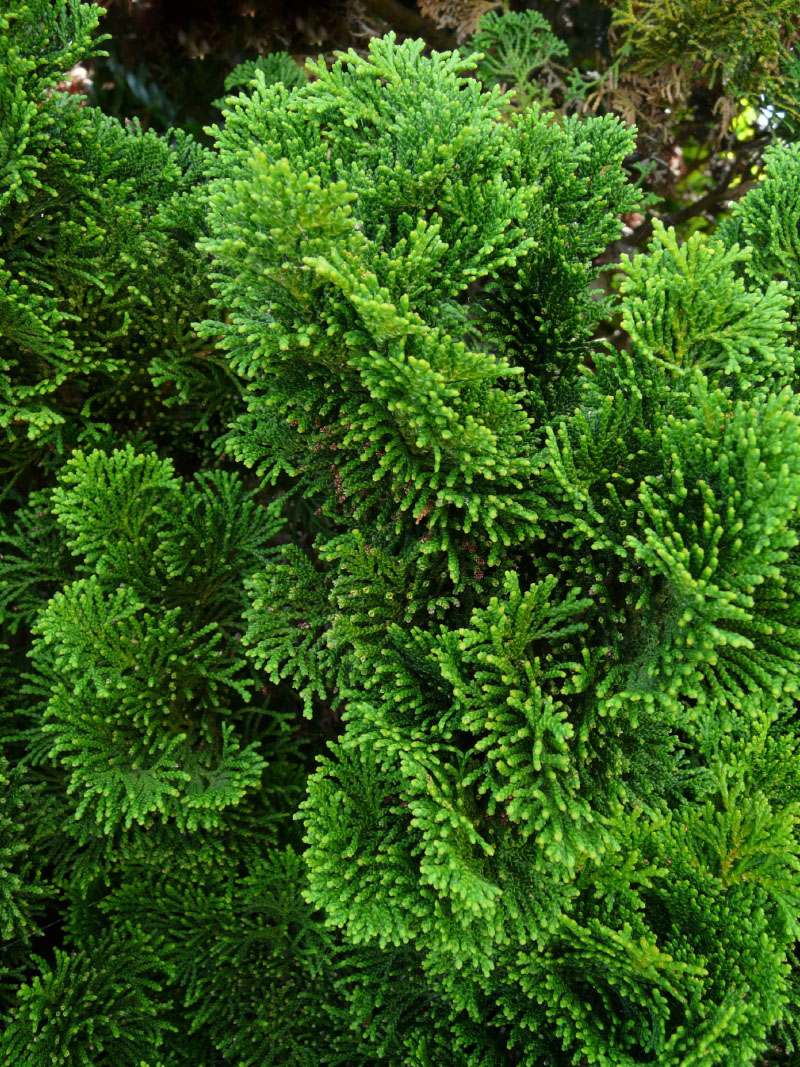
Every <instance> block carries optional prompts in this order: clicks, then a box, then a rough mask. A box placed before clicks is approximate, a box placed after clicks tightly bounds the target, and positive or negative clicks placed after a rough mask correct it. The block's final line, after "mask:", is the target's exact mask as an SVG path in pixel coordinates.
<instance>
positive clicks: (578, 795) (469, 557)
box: [201, 36, 800, 1067]
mask: <svg viewBox="0 0 800 1067" xmlns="http://www.w3.org/2000/svg"><path fill="white" fill-rule="evenodd" d="M467 63H468V60H465V59H462V58H459V57H457V56H448V55H436V54H434V55H433V56H432V57H431V58H430V59H426V58H423V57H422V55H421V45H420V44H418V43H415V42H408V41H407V42H405V43H404V44H403V45H401V46H398V45H397V44H396V43H395V42H394V41H393V39H392V38H391V36H389V37H387V38H384V39H382V40H373V41H372V42H371V44H370V54H369V57H368V58H363V57H359V56H358V55H357V54H355V53H354V52H350V53H347V54H342V55H340V58H339V60H338V62H337V63H336V64H334V66H333V67H332V68H331V69H330V70H328V69H326V68H325V67H324V66H323V65H322V64H313V63H311V64H309V67H310V69H311V71H312V72H313V74H314V75H315V76H316V80H315V81H313V82H312V83H311V84H309V85H306V86H303V87H301V88H297V89H294V90H293V91H289V90H288V89H287V88H285V87H283V86H280V85H278V86H268V85H267V84H266V82H265V81H263V80H262V81H261V82H260V83H259V84H257V87H256V89H255V92H254V93H253V94H252V96H250V97H247V96H242V97H240V98H239V100H238V101H236V102H235V103H234V104H233V106H232V107H231V108H230V110H229V111H228V112H227V114H226V116H225V120H226V122H225V127H224V129H221V130H218V131H215V132H216V136H217V140H218V145H219V157H218V159H217V161H216V162H215V164H214V178H213V181H212V183H211V185H210V187H209V192H208V203H209V222H210V227H211V236H210V237H209V238H208V239H205V240H204V241H202V242H201V244H202V246H203V247H204V248H205V249H206V250H207V252H208V253H210V255H211V257H212V279H213V285H214V290H215V296H214V298H213V304H214V306H216V308H217V315H216V317H215V318H213V319H209V320H208V321H207V322H206V323H205V324H204V326H203V332H204V333H205V334H206V335H208V336H219V337H221V342H220V343H221V346H222V347H223V349H224V350H225V351H227V353H228V358H229V360H230V364H231V366H232V367H233V369H234V370H235V371H237V373H239V374H240V375H241V376H242V377H243V378H244V379H245V380H247V383H248V384H247V389H246V393H245V401H246V404H247V411H246V412H245V413H244V414H243V415H242V416H241V417H240V418H239V419H238V420H237V422H236V423H235V424H234V426H233V428H232V430H231V432H230V434H229V436H228V438H227V439H226V447H227V448H228V449H229V451H231V452H232V453H233V454H234V455H236V456H237V457H238V458H240V459H241V460H242V461H243V462H244V463H245V464H246V465H247V466H250V467H252V468H253V469H255V470H256V471H257V472H258V473H259V474H260V475H262V476H264V477H266V478H272V479H276V478H278V477H283V476H289V477H290V478H291V479H292V483H293V489H292V491H293V492H296V493H299V494H302V495H303V497H304V498H305V500H307V501H309V502H310V506H314V507H315V510H316V512H317V513H318V514H319V516H320V523H321V526H320V529H319V530H318V532H317V533H316V536H315V537H314V540H313V543H308V541H306V542H305V543H304V544H299V543H295V544H292V545H289V546H287V548H286V549H285V551H284V553H283V556H282V558H281V559H280V560H276V561H275V562H274V563H271V564H270V565H269V566H268V567H266V568H262V569H260V570H259V571H257V572H256V573H255V575H254V577H253V578H252V580H251V582H250V596H251V609H250V614H249V629H248V634H247V638H246V639H247V641H248V643H249V644H250V646H251V654H252V655H254V656H255V657H256V658H257V661H258V662H259V663H263V664H264V665H266V667H267V669H268V670H269V671H270V672H271V675H272V677H273V679H274V680H276V681H277V680H279V679H290V680H291V682H292V684H293V685H294V687H295V688H296V689H298V690H300V691H302V692H304V694H305V698H306V705H307V712H308V713H309V714H311V713H312V711H313V707H314V705H315V702H317V701H322V702H331V703H333V704H334V706H336V707H337V708H339V709H340V712H341V715H342V719H343V722H344V730H343V732H342V734H341V736H340V737H339V738H338V739H337V740H336V741H335V742H333V743H331V745H330V750H329V752H328V753H327V754H326V755H325V756H324V757H323V758H322V759H321V760H320V762H319V766H318V768H317V770H316V772H315V773H314V774H313V775H312V777H311V778H310V780H309V786H308V796H307V798H306V799H305V800H304V802H303V804H302V817H303V822H304V826H305V841H306V845H307V850H306V853H305V857H306V864H307V869H308V880H309V888H308V890H307V896H308V899H309V900H310V901H311V902H312V903H313V904H314V905H315V906H318V907H320V908H321V909H322V910H323V912H324V915H325V921H326V923H327V924H328V925H330V926H331V927H333V928H336V929H338V930H340V931H341V932H342V935H343V937H344V941H345V943H346V944H348V945H350V946H353V950H354V951H356V950H357V949H358V948H359V947H362V948H363V949H365V950H368V951H369V952H370V953H372V954H373V957H372V958H373V961H374V962H373V963H372V964H369V965H365V968H366V969H365V972H364V975H363V976H362V978H361V980H360V984H357V986H356V988H355V992H354V993H353V999H352V1006H353V1012H354V1014H355V1016H356V1017H357V1018H359V1017H360V1018H362V1019H363V1020H364V1022H365V1023H366V1025H367V1029H368V1031H369V1032H372V1033H375V1034H380V1035H381V1046H380V1047H381V1051H382V1054H383V1055H385V1056H386V1057H387V1058H388V1060H389V1062H392V1063H407V1064H415V1065H416V1064H419V1065H423V1064H425V1065H431V1067H433V1065H439V1064H445V1063H447V1064H449V1063H451V1062H452V1063H460V1064H463V1063H469V1064H475V1065H477V1064H489V1063H521V1064H526V1065H527V1064H530V1065H544V1064H553V1063H565V1064H566V1063H570V1064H575V1065H583V1064H587V1063H592V1064H607V1065H609V1067H612V1065H613V1067H620V1065H623V1064H630V1065H634V1064H637V1065H638V1064H644V1063H658V1064H661V1065H668V1064H670V1065H674V1067H678V1065H686V1064H689V1063H692V1064H704V1065H708V1067H711V1065H712V1064H713V1065H723V1064H725V1065H730V1067H733V1065H739V1064H743V1063H753V1062H756V1058H757V1057H758V1056H759V1055H760V1054H761V1053H762V1052H763V1051H764V1050H765V1049H766V1047H767V1045H768V1043H769V1042H770V1040H771V1039H772V1037H771V1035H772V1033H773V1032H774V1031H773V1028H774V1027H775V1026H776V1025H778V1024H779V1023H780V1022H781V1020H784V1022H785V1021H786V1020H787V1019H789V1018H790V1016H791V1008H790V999H791V950H792V945H793V942H794V939H795V936H796V933H797V925H796V923H797V903H798V896H797V894H798V869H800V867H799V863H800V860H799V859H798V854H797V838H796V821H797V812H798V808H797V799H798V795H797V784H798V783H797V771H796V767H797V760H796V757H795V753H796V747H797V743H798V739H797V734H796V726H795V716H794V712H793V698H794V694H795V693H796V690H797V684H798V644H799V642H800V630H798V625H797V624H798V617H797V607H796V605H797V602H798V601H797V589H796V583H797V573H798V572H797V568H796V562H795V560H796V549H797V543H798V538H797V532H796V519H795V512H796V508H797V503H798V493H800V479H799V477H798V476H799V475H800V423H798V414H797V400H796V397H795V394H794V392H793V390H792V383H793V380H794V374H795V370H794V366H795V356H794V349H793V347H792V346H791V343H790V342H791V339H792V338H791V323H790V321H789V312H790V307H791V304H790V299H789V296H788V295H787V291H786V285H785V283H784V282H783V281H781V280H779V279H777V278H775V277H774V275H773V273H772V272H771V271H770V270H769V268H766V269H765V270H764V271H763V272H762V273H761V274H760V275H759V276H758V277H754V275H753V273H752V272H748V270H747V269H746V264H748V263H750V262H752V261H753V257H754V255H755V253H754V252H753V249H752V248H751V247H750V246H749V245H748V246H742V247H740V246H739V245H738V244H736V243H733V242H730V243H728V244H726V243H724V242H723V241H722V240H718V239H708V238H705V237H702V236H700V235H696V236H695V237H693V238H692V239H691V240H690V241H688V242H687V243H686V244H684V245H679V244H678V242H677V239H676V237H675V235H674V233H673V232H671V231H669V230H665V229H664V228H663V227H662V228H660V229H658V228H657V229H656V233H655V237H654V241H653V243H652V245H651V248H650V249H649V251H648V252H647V253H646V254H643V255H637V256H636V257H634V259H632V260H626V261H624V263H623V268H622V269H623V275H624V277H623V283H622V286H621V295H620V298H619V303H618V308H619V311H620V313H621V319H622V324H623V326H624V329H625V330H626V332H627V334H628V336H629V337H630V344H629V346H628V347H626V348H625V349H623V350H621V351H620V350H617V349H614V348H611V347H609V346H606V347H603V346H599V345H593V344H592V342H591V328H592V324H593V321H594V316H596V315H599V314H602V313H604V312H606V311H607V310H608V309H607V308H604V307H603V306H602V305H597V304H595V303H593V302H592V300H591V299H590V289H589V285H590V282H591V279H592V277H593V271H592V260H593V258H594V257H596V256H597V255H598V254H599V253H600V251H601V250H602V249H603V248H604V247H605V246H606V245H607V243H608V242H609V241H610V240H612V239H614V238H615V237H616V236H617V235H618V233H619V228H620V224H619V222H618V221H617V219H618V216H619V214H620V213H622V212H626V211H630V210H631V209H632V207H633V206H634V193H633V191H632V190H631V188H630V187H629V186H628V184H627V183H626V180H625V176H624V171H623V167H622V163H623V160H624V159H625V157H626V155H627V154H628V153H629V152H630V151H631V146H632V138H631V134H630V132H628V131H627V130H626V129H625V128H624V127H623V126H622V125H621V124H620V123H619V122H618V121H616V120H613V119H603V120H588V121H586V122H578V121H571V120H567V121H565V122H563V123H562V124H560V125H559V124H555V123H554V122H553V121H551V119H550V117H549V116H547V115H544V114H542V113H540V111H539V110H538V109H536V108H531V109H529V110H527V111H526V112H525V113H524V114H521V115H517V116H514V117H513V118H512V120H511V121H510V122H500V121H498V120H499V118H500V115H501V106H502V104H503V97H502V96H501V94H500V93H499V92H498V91H497V90H494V91H491V92H488V93H485V92H482V91H481V90H480V88H479V87H478V86H477V85H476V83H475V82H474V81H471V80H469V79H466V78H464V77H462V76H461V73H460V72H461V71H462V70H464V69H465V68H466V66H467ZM782 180H784V181H785V180H788V179H787V178H786V176H784V177H783V179H782ZM780 183H781V179H780V178H777V177H776V180H775V184H776V185H777V187H778V188H779V187H780ZM777 195H780V194H777ZM753 196H754V198H755V196H756V194H753ZM751 204H752V205H753V207H755V203H754V202H753V201H748V200H745V203H744V206H743V208H742V212H743V217H749V216H748V215H747V212H748V211H749V210H750V205H751ZM789 229H791V227H789ZM788 269H789V268H788V267H785V268H784V272H785V271H786V270H788ZM361 958H362V959H365V958H366V957H361ZM376 969H377V972H378V974H380V977H378V976H377V975H376ZM388 975H391V976H392V977H391V978H388V979H387V976H388ZM401 976H402V980H401ZM365 990H366V992H365Z"/></svg>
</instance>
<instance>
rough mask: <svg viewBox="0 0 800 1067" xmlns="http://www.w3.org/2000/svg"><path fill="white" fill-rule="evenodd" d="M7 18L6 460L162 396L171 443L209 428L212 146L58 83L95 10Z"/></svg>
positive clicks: (0, 402) (214, 375) (127, 419)
mask: <svg viewBox="0 0 800 1067" xmlns="http://www.w3.org/2000/svg"><path fill="white" fill-rule="evenodd" d="M0 17H2V20H3V21H2V24H0V30H1V31H2V32H0V69H2V71H3V76H2V78H1V79H0V131H2V144H3V161H2V168H3V173H4V174H5V180H4V181H3V182H2V183H0V366H2V368H3V387H2V396H1V397H0V428H2V431H3V437H4V439H5V442H6V444H5V447H4V452H3V460H2V465H3V469H4V470H5V471H6V472H8V471H14V470H15V469H18V468H19V467H21V466H23V465H24V464H25V463H27V462H30V460H31V459H34V458H41V456H42V452H43V449H44V448H46V447H49V448H51V449H56V450H57V451H58V452H59V453H63V452H64V451H65V448H66V447H67V445H68V444H73V445H74V444H75V443H76V441H77V437H76V434H77V433H78V431H79V430H80V428H81V426H83V425H85V424H86V422H87V420H88V419H89V418H93V419H95V420H101V421H103V420H104V421H107V422H108V421H111V422H112V423H116V424H120V423H121V424H122V425H123V426H125V425H126V424H127V425H128V426H130V425H131V423H132V422H134V421H135V422H136V423H137V424H138V425H142V424H147V423H152V422H153V421H154V420H155V419H156V418H157V416H158V415H159V413H160V412H161V411H163V405H167V406H171V407H172V413H171V420H172V427H171V428H170V429H169V430H168V431H166V432H167V434H168V436H169V437H170V439H172V440H174V439H175V437H176V431H177V429H178V427H179V426H180V424H181V423H182V422H183V423H184V424H185V423H186V421H187V420H188V422H189V425H190V426H194V427H202V426H203V425H208V424H209V419H210V416H211V415H212V413H213V411H214V410H215V408H219V407H220V406H224V405H225V404H227V403H229V394H230V391H231V390H230V385H229V384H228V380H227V377H226V375H225V373H224V371H223V370H222V369H221V368H219V367H218V366H217V365H216V364H215V362H214V361H213V360H209V359H208V358H207V356H208V353H207V350H205V351H204V349H203V345H202V343H201V342H199V341H198V340H197V338H196V336H195V335H194V333H193V332H192V330H191V326H190V324H191V322H192V319H193V318H197V317H198V316H200V315H201V314H202V308H203V302H204V298H205V294H206V286H205V282H204V279H203V276H202V274H201V273H200V272H199V271H198V261H197V257H196V254H195V252H194V247H193V245H194V241H195V239H196V236H197V234H198V232H200V231H201V230H202V226H203V219H202V208H201V207H200V205H199V203H198V200H197V197H196V189H197V185H198V181H199V179H200V176H201V173H202V169H203V166H204V161H205V155H204V152H203V150H202V149H201V148H200V146H199V145H197V144H195V143H193V142H192V141H191V139H190V138H188V137H187V136H186V135H185V134H183V133H181V132H176V133H175V134H174V136H173V137H172V138H171V139H170V140H169V141H168V140H166V139H164V138H161V137H158V136H156V135H155V134H149V133H143V132H142V131H141V129H139V127H138V126H137V125H136V124H135V123H133V124H130V125H127V126H122V125H120V123H118V122H117V121H116V120H112V119H108V118H107V117H106V116H104V115H102V114H101V113H100V112H99V111H98V110H96V109H94V108H87V107H85V106H83V101H82V100H81V99H80V98H79V97H76V96H73V95H70V94H67V93H64V92H60V91H58V89H57V84H58V83H59V81H60V80H61V78H62V77H63V76H64V74H65V72H68V71H69V69H70V67H72V66H73V65H74V64H75V63H76V62H77V61H78V60H79V59H82V58H85V57H86V55H87V54H91V50H92V46H91V45H90V34H91V31H92V29H93V28H94V26H95V25H96V22H97V9H96V8H94V7H92V6H90V5H86V4H83V3H80V2H79V0H59V2H57V3H50V2H49V0H48V2H45V0H38V2H37V3H35V4H34V5H33V8H32V9H30V10H29V9H28V8H23V7H22V6H20V5H19V4H16V3H5V4H3V7H2V11H0ZM161 432H165V431H164V430H161Z"/></svg>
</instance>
